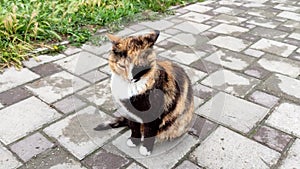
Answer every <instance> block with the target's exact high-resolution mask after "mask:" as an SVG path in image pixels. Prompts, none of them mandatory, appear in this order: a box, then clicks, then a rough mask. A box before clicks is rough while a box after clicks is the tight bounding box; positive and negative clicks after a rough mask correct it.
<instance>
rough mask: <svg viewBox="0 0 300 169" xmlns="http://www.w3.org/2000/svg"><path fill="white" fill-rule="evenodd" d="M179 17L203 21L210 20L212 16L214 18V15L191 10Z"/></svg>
mask: <svg viewBox="0 0 300 169" xmlns="http://www.w3.org/2000/svg"><path fill="white" fill-rule="evenodd" d="M179 18H182V19H185V20H189V21H194V22H200V23H201V22H204V21H206V20H209V19H210V18H212V16H210V15H205V14H200V13H196V12H189V13H186V14H184V15H181V16H179Z"/></svg>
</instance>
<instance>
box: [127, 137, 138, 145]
mask: <svg viewBox="0 0 300 169" xmlns="http://www.w3.org/2000/svg"><path fill="white" fill-rule="evenodd" d="M126 143H127V146H128V147H136V145H135V144H134V143H133V142H132V141H131V139H130V138H129V139H128V140H127V142H126Z"/></svg>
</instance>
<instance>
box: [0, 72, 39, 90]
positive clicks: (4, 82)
mask: <svg viewBox="0 0 300 169" xmlns="http://www.w3.org/2000/svg"><path fill="white" fill-rule="evenodd" d="M24 77H26V78H24ZM39 77H40V76H39V75H37V74H35V73H33V72H32V71H30V70H28V69H27V68H23V69H21V70H19V71H17V70H16V69H15V68H9V69H6V70H5V72H4V73H2V74H0V93H1V92H4V91H6V90H9V89H12V88H14V87H17V86H19V85H22V84H25V83H27V82H30V81H32V80H35V79H37V78H39Z"/></svg>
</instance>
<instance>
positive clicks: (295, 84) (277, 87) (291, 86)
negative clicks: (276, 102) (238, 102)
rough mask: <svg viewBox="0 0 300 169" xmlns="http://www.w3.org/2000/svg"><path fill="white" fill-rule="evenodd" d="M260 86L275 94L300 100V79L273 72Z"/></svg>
mask: <svg viewBox="0 0 300 169" xmlns="http://www.w3.org/2000/svg"><path fill="white" fill-rule="evenodd" d="M261 87H262V88H263V89H264V90H265V91H267V92H268V93H271V94H273V95H275V96H278V97H281V98H287V99H291V100H295V101H296V102H300V90H299V89H300V80H297V79H294V78H291V77H287V76H284V75H280V74H273V75H272V76H270V77H269V78H268V79H267V80H266V81H265V82H264V83H263V85H262V86H261Z"/></svg>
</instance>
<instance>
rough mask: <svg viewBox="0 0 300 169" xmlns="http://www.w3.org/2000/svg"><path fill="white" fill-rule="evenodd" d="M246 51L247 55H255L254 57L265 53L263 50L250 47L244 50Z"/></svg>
mask: <svg viewBox="0 0 300 169" xmlns="http://www.w3.org/2000/svg"><path fill="white" fill-rule="evenodd" d="M244 53H245V54H246V55H249V56H253V57H256V58H259V57H261V56H262V55H264V54H265V53H264V52H262V51H259V50H255V49H250V48H249V49H246V50H244Z"/></svg>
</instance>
